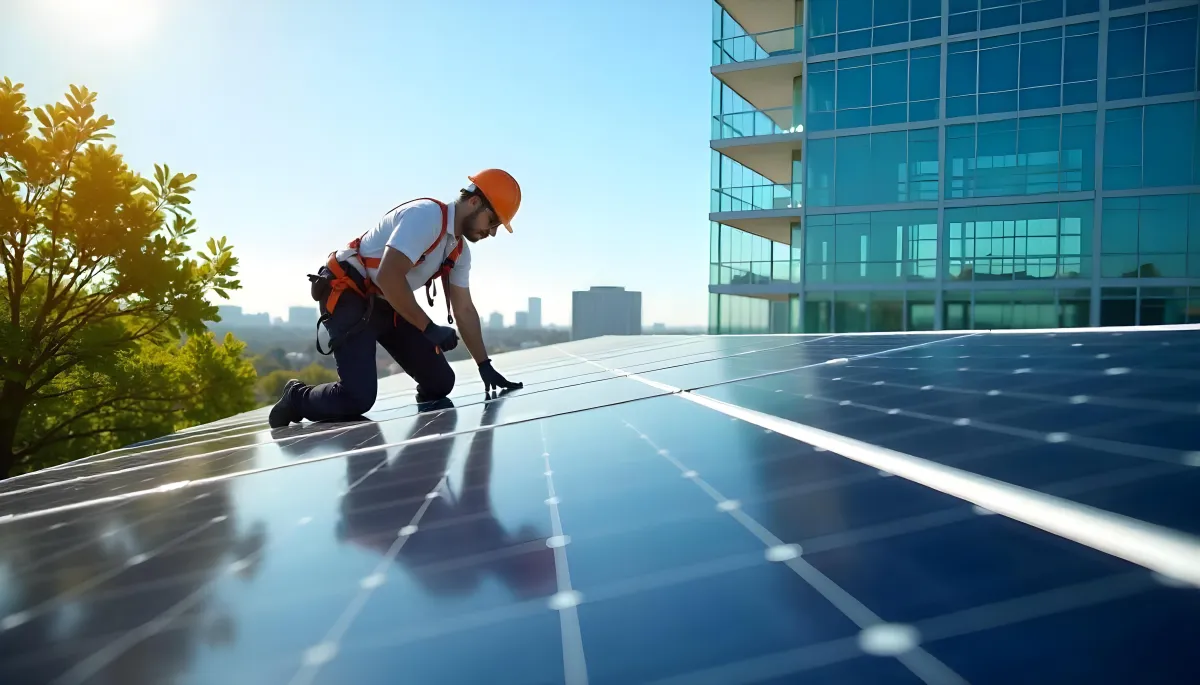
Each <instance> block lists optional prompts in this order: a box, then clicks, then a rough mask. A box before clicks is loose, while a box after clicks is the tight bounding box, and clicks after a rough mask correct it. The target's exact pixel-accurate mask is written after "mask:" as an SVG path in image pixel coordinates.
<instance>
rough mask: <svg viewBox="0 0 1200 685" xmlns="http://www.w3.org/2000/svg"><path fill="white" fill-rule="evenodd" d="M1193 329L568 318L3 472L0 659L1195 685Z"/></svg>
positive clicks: (12, 665) (38, 675)
mask: <svg viewBox="0 0 1200 685" xmlns="http://www.w3.org/2000/svg"><path fill="white" fill-rule="evenodd" d="M1197 328H1200V327H1195V326H1191V327H1188V326H1179V327H1162V328H1156V329H1086V330H1078V331H1071V330H1060V331H1050V332H938V333H927V334H879V335H875V334H862V335H799V336H744V337H739V336H735V337H724V336H713V337H709V336H694V337H681V336H645V337H631V338H599V339H591V340H583V341H577V342H572V343H567V344H563V345H558V346H554V347H546V348H536V349H530V350H521V351H517V352H511V353H507V354H504V355H497V357H496V364H497V367H498V368H500V369H502V371H503V372H504V373H505V374H506V375H508V376H509V377H510V378H514V379H517V380H521V381H523V382H524V383H525V387H524V388H523V389H521V390H518V391H515V392H512V393H508V394H506V395H503V396H501V397H496V398H491V397H487V396H485V395H484V393H483V391H482V386H481V384H480V383H479V382H478V381H477V377H476V374H475V372H474V370H473V368H471V367H470V364H469V362H468V363H467V364H457V365H456V371H457V376H458V379H459V381H458V386H457V387H456V389H455V391H454V393H453V394H452V395H451V398H450V403H449V404H444V405H440V406H435V407H432V408H424V407H422V408H421V409H418V407H417V406H416V405H415V404H414V389H413V385H412V383H411V381H410V380H409V379H408V378H406V377H403V376H399V377H392V378H389V379H386V380H384V381H382V382H381V385H380V397H379V399H378V401H377V402H376V404H375V407H374V408H373V410H372V411H371V412H370V413H369V414H368V415H367V416H365V417H362V419H361V420H356V421H348V422H339V423H306V424H303V425H299V426H295V425H294V426H292V427H290V428H287V429H282V430H274V431H272V430H270V429H269V428H267V426H266V414H265V410H259V411H256V412H251V413H249V414H244V415H240V416H236V417H231V418H229V419H226V420H223V421H220V422H217V423H214V424H211V425H206V426H200V427H196V428H192V429H189V430H187V431H184V432H181V433H179V434H176V435H172V436H167V437H165V438H162V439H159V440H155V441H152V442H149V443H145V444H140V445H135V446H131V447H128V448H124V449H121V450H115V451H113V452H110V453H106V454H100V455H93V456H89V457H87V458H84V459H80V460H78V461H75V462H71V463H68V464H64V465H62V466H59V467H55V468H53V469H47V470H44V471H41V472H37V473H32V474H27V475H25V476H21V477H17V478H12V479H9V480H7V481H4V482H0V682H2V683H5V684H6V685H7V684H8V683H59V684H62V685H74V684H78V683H116V682H120V683H176V684H183V683H210V682H211V683H243V682H244V683H256V684H258V683H289V684H290V683H295V684H299V683H348V682H355V683H360V682H363V683H369V682H387V683H393V682H423V683H442V682H445V683H555V682H565V683H569V684H571V685H576V684H579V683H589V682H590V683H644V682H652V683H722V684H724V683H793V682H806V683H807V682H821V683H825V682H828V683H849V682H871V683H881V682H887V683H921V682H924V683H963V682H971V683H991V682H994V683H1014V682H1035V681H1036V682H1055V683H1059V682H1139V683H1142V682H1192V681H1195V680H1196V678H1197V675H1198V673H1197V671H1198V669H1197V667H1196V666H1195V660H1194V659H1193V658H1191V654H1192V651H1193V647H1194V645H1193V644H1192V643H1193V640H1192V639H1191V634H1192V633H1191V628H1192V627H1193V626H1194V625H1195V621H1196V620H1197V618H1198V617H1200V592H1198V591H1197V586H1198V585H1200V539H1198V538H1197V537H1196V536H1197V535H1200V507H1197V505H1196V501H1197V492H1200V468H1198V467H1200V430H1197V426H1198V425H1200V416H1198V415H1200V336H1198V335H1197V333H1196V330H1197Z"/></svg>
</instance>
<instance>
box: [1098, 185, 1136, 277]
mask: <svg viewBox="0 0 1200 685" xmlns="http://www.w3.org/2000/svg"><path fill="white" fill-rule="evenodd" d="M1137 246H1138V210H1137V201H1136V199H1135V200H1134V206H1133V207H1132V208H1123V207H1120V206H1119V205H1118V203H1115V202H1113V200H1111V199H1109V200H1105V201H1104V223H1103V229H1102V231H1101V234H1100V249H1101V251H1102V252H1103V253H1104V254H1136V253H1137ZM1104 275H1106V276H1107V275H1109V274H1104Z"/></svg>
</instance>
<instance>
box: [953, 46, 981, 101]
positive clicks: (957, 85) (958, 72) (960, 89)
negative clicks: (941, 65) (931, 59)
mask: <svg viewBox="0 0 1200 685" xmlns="http://www.w3.org/2000/svg"><path fill="white" fill-rule="evenodd" d="M978 54H979V53H977V52H975V51H974V50H972V51H970V52H959V53H952V54H950V55H947V57H946V94H947V95H948V96H954V95H974V94H975V69H976V64H975V60H976V55H978Z"/></svg>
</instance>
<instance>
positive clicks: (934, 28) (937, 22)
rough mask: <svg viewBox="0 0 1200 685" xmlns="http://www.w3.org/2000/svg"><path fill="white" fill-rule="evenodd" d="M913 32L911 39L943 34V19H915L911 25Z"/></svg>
mask: <svg viewBox="0 0 1200 685" xmlns="http://www.w3.org/2000/svg"><path fill="white" fill-rule="evenodd" d="M909 28H910V29H911V32H910V34H909V37H910V39H911V40H921V39H922V38H935V37H937V36H940V35H941V34H942V20H941V19H923V20H921V21H914V22H912V24H910V25H909Z"/></svg>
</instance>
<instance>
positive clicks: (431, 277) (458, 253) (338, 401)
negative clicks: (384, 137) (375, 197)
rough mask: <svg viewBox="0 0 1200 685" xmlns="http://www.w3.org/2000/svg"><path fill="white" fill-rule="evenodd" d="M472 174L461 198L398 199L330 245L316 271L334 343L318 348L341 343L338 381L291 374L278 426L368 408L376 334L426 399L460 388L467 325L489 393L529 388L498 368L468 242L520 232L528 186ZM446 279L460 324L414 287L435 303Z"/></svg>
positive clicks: (277, 409) (500, 174)
mask: <svg viewBox="0 0 1200 685" xmlns="http://www.w3.org/2000/svg"><path fill="white" fill-rule="evenodd" d="M467 179H468V180H469V181H470V184H469V185H468V186H467V187H466V188H464V189H462V190H461V191H460V192H459V196H458V199H457V200H454V201H453V202H448V203H447V202H441V201H439V200H435V199H431V198H421V199H417V200H412V201H410V202H406V203H404V204H402V205H399V206H398V207H395V208H393V209H392V210H391V211H389V212H388V213H387V214H385V215H384V216H383V218H382V219H381V220H380V221H379V224H378V225H377V226H375V228H373V229H371V230H369V231H367V232H366V233H364V234H363V235H362V236H361V237H359V238H358V239H356V240H353V241H351V242H350V243H349V245H348V246H346V247H344V248H342V249H340V250H338V251H336V252H334V253H332V254H330V256H329V259H328V261H327V262H326V264H325V265H324V266H322V267H321V269H320V270H319V271H318V273H317V274H315V275H309V277H308V278H309V281H310V282H311V283H312V297H313V299H314V300H316V301H317V302H318V303H319V306H320V312H321V317H320V320H319V322H318V324H317V326H318V330H319V329H320V326H321V325H324V326H325V328H326V329H327V330H328V332H329V338H330V340H329V347H330V351H326V350H324V349H322V348H321V345H320V341H319V340H318V342H317V351H319V352H321V353H322V354H329V353H330V352H332V354H333V356H334V359H335V360H336V361H337V372H338V380H337V381H335V382H333V383H325V384H322V385H317V386H308V385H306V384H304V383H302V382H300V381H299V380H294V379H293V380H291V381H288V383H287V385H286V386H285V387H284V390H283V395H282V396H281V397H280V398H279V401H278V402H277V403H276V404H275V406H274V407H273V408H272V409H271V413H270V416H269V418H268V422H269V423H270V425H271V427H272V428H281V427H284V426H287V425H289V424H291V423H293V422H300V421H302V420H304V419H308V420H310V421H339V420H346V419H350V418H353V417H358V416H361V415H362V414H364V413H366V412H367V411H369V410H370V409H371V407H372V406H373V405H374V404H375V396H376V392H377V389H378V380H377V378H376V372H375V345H376V343H378V344H380V345H382V346H383V349H384V350H385V351H386V352H387V353H388V354H389V355H390V356H391V357H392V359H395V360H396V363H397V364H399V365H400V367H401V368H403V369H404V371H405V373H407V374H408V375H409V376H411V377H412V379H413V380H414V381H416V384H417V396H416V401H417V403H418V405H421V404H424V403H429V402H436V401H438V400H440V399H442V398H445V397H446V396H447V395H449V394H450V391H451V390H452V389H453V388H454V370H453V369H451V368H450V363H449V362H448V361H446V353H447V352H449V351H451V350H453V349H454V348H455V347H457V345H458V336H459V334H460V333H461V335H462V342H463V344H464V345H465V346H466V348H467V350H468V351H469V352H470V353H471V357H472V358H473V359H474V360H475V362H476V364H477V365H478V367H479V375H480V378H481V379H482V380H483V384H484V390H485V392H491V391H492V390H493V389H496V390H513V389H517V388H520V387H522V385H523V384H521V383H514V382H511V381H509V380H508V379H506V378H505V377H504V376H502V375H500V373H499V372H498V371H496V369H495V368H494V367H493V366H492V361H491V359H489V358H488V355H487V350H486V349H485V348H484V344H483V331H482V329H481V327H480V323H479V313H478V312H477V311H476V310H475V305H474V303H473V302H472V300H471V290H470V286H469V278H468V276H469V274H470V271H471V250H470V248H469V247H468V245H467V243H477V242H479V241H480V240H484V239H486V238H489V237H493V236H495V235H496V231H497V229H498V228H499V227H500V226H501V225H503V226H504V228H505V229H506V230H507V231H508V232H509V233H512V225H511V222H512V219H513V216H515V215H516V213H517V209H518V208H519V207H520V205H521V188H520V186H519V185H517V181H516V180H515V179H514V178H513V177H512V176H511V175H510V174H509V173H508V172H506V171H503V170H500V169H485V170H483V171H481V172H479V173H478V174H475V175H472V176H468V177H467ZM439 279H440V280H441V282H442V286H443V288H442V289H443V295H444V296H445V297H446V310H447V323H450V324H454V322H455V318H457V321H458V330H457V331H456V330H455V329H454V328H451V327H450V326H442V325H440V324H437V323H434V322H433V320H432V319H431V318H430V317H429V316H428V315H427V314H426V313H425V311H424V310H423V309H421V307H420V305H418V304H417V300H416V298H415V297H414V296H413V291H415V290H417V289H418V288H420V287H421V286H424V287H425V293H426V297H427V298H428V302H429V304H430V305H433V295H434V294H436V287H437V286H436V284H435V280H439ZM431 290H432V292H431ZM451 308H453V314H452V315H451V313H450V310H451Z"/></svg>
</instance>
